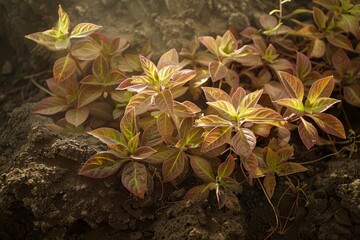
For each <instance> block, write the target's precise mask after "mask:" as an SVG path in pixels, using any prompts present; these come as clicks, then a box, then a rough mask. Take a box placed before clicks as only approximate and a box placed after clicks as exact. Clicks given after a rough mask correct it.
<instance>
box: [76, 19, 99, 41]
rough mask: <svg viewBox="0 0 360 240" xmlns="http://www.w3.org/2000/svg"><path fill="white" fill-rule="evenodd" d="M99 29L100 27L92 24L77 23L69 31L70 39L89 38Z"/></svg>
mask: <svg viewBox="0 0 360 240" xmlns="http://www.w3.org/2000/svg"><path fill="white" fill-rule="evenodd" d="M101 27H102V26H99V25H96V24H93V23H79V24H78V25H76V26H75V27H74V29H73V30H72V31H71V34H70V38H82V37H85V36H89V35H90V34H92V33H93V32H95V31H96V30H98V29H100V28H101Z"/></svg>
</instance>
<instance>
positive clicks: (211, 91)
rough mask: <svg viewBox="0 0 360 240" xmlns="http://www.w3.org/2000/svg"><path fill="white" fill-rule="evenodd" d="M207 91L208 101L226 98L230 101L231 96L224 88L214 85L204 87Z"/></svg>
mask: <svg viewBox="0 0 360 240" xmlns="http://www.w3.org/2000/svg"><path fill="white" fill-rule="evenodd" d="M201 89H202V90H203V91H204V93H205V98H206V100H207V101H208V102H215V101H218V100H224V101H228V102H230V100H231V99H230V96H229V94H227V93H226V92H225V91H224V90H222V89H220V88H213V87H202V88H201Z"/></svg>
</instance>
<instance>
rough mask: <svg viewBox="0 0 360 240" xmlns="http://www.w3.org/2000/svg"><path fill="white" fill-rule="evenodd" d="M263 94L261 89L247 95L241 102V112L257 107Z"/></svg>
mask: <svg viewBox="0 0 360 240" xmlns="http://www.w3.org/2000/svg"><path fill="white" fill-rule="evenodd" d="M262 93H263V89H260V90H256V91H254V92H251V93H249V94H248V95H246V96H245V97H244V98H243V99H242V100H241V102H240V106H239V110H240V111H245V110H246V109H248V108H252V107H255V106H256V104H257V103H258V101H259V99H260V97H261V95H262Z"/></svg>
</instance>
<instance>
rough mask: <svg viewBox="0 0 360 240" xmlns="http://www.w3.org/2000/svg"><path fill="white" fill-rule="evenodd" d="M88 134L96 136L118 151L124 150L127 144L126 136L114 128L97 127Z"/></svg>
mask: <svg viewBox="0 0 360 240" xmlns="http://www.w3.org/2000/svg"><path fill="white" fill-rule="evenodd" d="M88 134H90V135H92V136H94V137H96V138H97V139H99V140H100V141H102V142H103V143H105V144H107V145H108V146H109V147H110V148H112V149H114V150H115V151H117V152H122V151H123V150H124V149H125V148H126V145H127V144H126V142H125V139H124V136H123V135H122V134H121V133H120V132H119V131H117V130H115V129H112V128H105V127H102V128H97V129H95V130H92V131H90V132H88Z"/></svg>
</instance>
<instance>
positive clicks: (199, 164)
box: [189, 155, 215, 183]
mask: <svg viewBox="0 0 360 240" xmlns="http://www.w3.org/2000/svg"><path fill="white" fill-rule="evenodd" d="M189 158H190V165H191V168H192V169H193V170H194V173H195V174H196V176H198V177H199V178H200V179H201V180H203V181H204V182H206V183H208V182H215V176H214V173H213V170H212V167H211V164H210V163H209V162H208V160H206V159H205V158H202V157H199V156H194V155H190V156H189Z"/></svg>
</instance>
